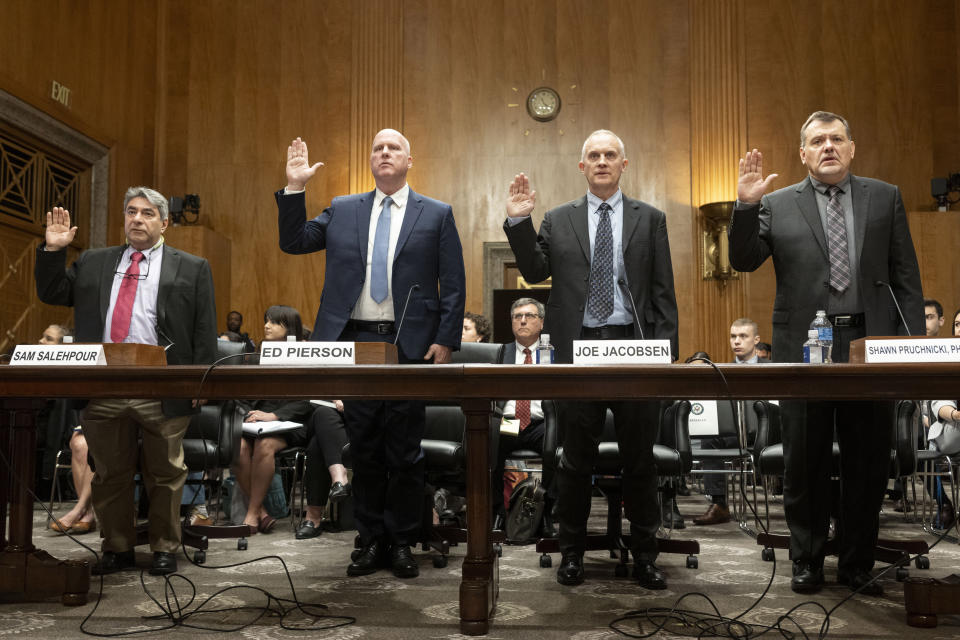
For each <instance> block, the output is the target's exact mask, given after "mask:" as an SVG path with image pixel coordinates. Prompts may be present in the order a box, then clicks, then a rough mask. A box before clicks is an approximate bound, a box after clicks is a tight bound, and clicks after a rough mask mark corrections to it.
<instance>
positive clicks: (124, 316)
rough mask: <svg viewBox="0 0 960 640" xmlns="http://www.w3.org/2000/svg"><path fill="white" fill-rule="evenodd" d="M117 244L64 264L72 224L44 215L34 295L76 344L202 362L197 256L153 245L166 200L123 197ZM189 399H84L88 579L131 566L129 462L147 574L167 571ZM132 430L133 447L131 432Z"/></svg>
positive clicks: (212, 335) (205, 347)
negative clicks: (55, 309)
mask: <svg viewBox="0 0 960 640" xmlns="http://www.w3.org/2000/svg"><path fill="white" fill-rule="evenodd" d="M123 200H124V204H123V218H124V226H123V229H124V233H125V235H126V239H127V241H126V244H124V245H121V246H115V247H107V248H103V249H90V250H87V251H84V252H83V253H82V254H80V257H79V258H77V260H76V262H74V263H73V264H72V265H70V267H69V268H67V267H66V254H67V252H66V251H65V250H64V249H66V248H67V246H68V245H69V244H70V243H71V242H73V238H74V236H75V235H76V233H77V227H71V226H70V212H69V211H67V210H66V209H63V208H61V207H54V208H53V211H50V212H48V213H47V229H46V238H45V242H44V243H43V244H41V245H40V246H39V247H38V248H37V256H36V269H35V272H34V273H35V277H36V281H37V296H38V297H39V298H40V300H41V301H43V302H46V303H47V304H59V305H64V306H68V307H73V316H74V326H75V327H76V330H75V331H76V337H77V341H78V342H130V343H137V344H151V345H157V344H161V341H162V344H163V345H165V346H166V355H167V363H168V364H208V363H210V362H213V360H214V357H215V356H216V353H217V318H216V311H215V309H214V297H213V277H212V276H211V274H210V264H209V263H208V262H207V261H206V260H204V259H203V258H198V257H196V256H192V255H190V254H189V253H185V252H183V251H178V250H177V249H174V248H173V247H170V246H169V245H166V244H164V242H163V233H164V231H166V229H167V224H168V223H169V216H168V213H169V209H168V205H167V199H166V198H165V197H164V196H163V195H162V194H160V193H158V192H157V191H154V190H153V189H148V188H146V187H131V188H130V189H127V192H126V194H125V196H124V199H123ZM198 404H199V403H198V401H196V400H194V401H192V402H191V401H190V400H179V399H176V400H155V399H128V400H92V401H90V403H89V404H87V406H86V408H85V409H84V410H83V414H82V416H81V421H80V422H81V424H82V425H83V433H84V435H85V436H86V438H87V444H88V446H89V448H90V455H91V456H92V457H93V462H94V466H95V468H96V471H95V474H94V477H93V483H92V489H93V493H92V497H93V507H94V510H95V511H96V513H97V518H99V520H100V530H101V533H102V536H103V547H102V548H103V556H102V557H101V558H100V560H99V561H98V562H97V563H96V564H95V565H94V566H93V573H94V574H105V573H113V572H115V571H120V570H122V569H127V568H132V567H133V566H134V565H135V556H134V552H133V547H134V545H135V544H136V541H137V534H136V531H135V529H134V512H133V500H132V499H131V496H133V490H134V474H135V473H136V467H137V459H138V458H139V457H140V456H141V455H142V458H143V465H142V469H141V474H142V475H143V479H144V483H145V485H146V490H147V494H148V496H149V498H150V548H151V550H152V551H153V564H152V566H151V568H150V573H152V574H155V575H162V574H168V573H173V572H174V571H176V570H177V557H176V555H175V553H176V551H177V548H178V547H179V546H180V517H179V516H180V499H181V495H182V494H183V482H184V479H185V478H186V477H187V468H186V466H185V465H184V463H183V435H184V433H185V432H186V430H187V425H188V424H189V423H190V414H191V413H193V412H194V409H195V407H196V406H197V405H198ZM138 430H139V431H140V432H141V433H142V440H143V444H142V447H141V446H140V444H139V443H138V438H137V432H138Z"/></svg>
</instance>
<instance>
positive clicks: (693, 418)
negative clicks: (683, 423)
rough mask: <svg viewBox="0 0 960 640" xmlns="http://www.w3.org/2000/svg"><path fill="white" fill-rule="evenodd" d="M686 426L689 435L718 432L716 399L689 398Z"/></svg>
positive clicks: (705, 434) (713, 434)
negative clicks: (688, 414) (688, 413)
mask: <svg viewBox="0 0 960 640" xmlns="http://www.w3.org/2000/svg"><path fill="white" fill-rule="evenodd" d="M688 426H689V429H690V435H691V436H715V435H717V434H719V433H720V425H719V423H718V421H717V401H716V400H691V401H690V417H689V418H688Z"/></svg>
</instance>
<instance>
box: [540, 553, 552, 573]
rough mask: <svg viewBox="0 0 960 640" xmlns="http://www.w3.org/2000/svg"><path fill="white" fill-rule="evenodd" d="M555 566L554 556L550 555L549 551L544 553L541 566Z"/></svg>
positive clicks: (541, 556) (541, 557) (546, 567)
mask: <svg viewBox="0 0 960 640" xmlns="http://www.w3.org/2000/svg"><path fill="white" fill-rule="evenodd" d="M552 566H553V558H551V557H550V554H549V553H544V554H541V555H540V567H541V568H543V569H549V568H550V567H552Z"/></svg>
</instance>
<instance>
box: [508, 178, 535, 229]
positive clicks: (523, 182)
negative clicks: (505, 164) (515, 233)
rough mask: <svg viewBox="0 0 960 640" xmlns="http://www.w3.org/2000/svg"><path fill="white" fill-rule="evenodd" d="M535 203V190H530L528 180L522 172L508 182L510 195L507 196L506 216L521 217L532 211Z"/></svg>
mask: <svg viewBox="0 0 960 640" xmlns="http://www.w3.org/2000/svg"><path fill="white" fill-rule="evenodd" d="M536 204H537V192H536V191H531V190H530V180H529V179H528V178H527V176H525V175H523V174H522V173H521V174H519V175H516V176H514V177H513V182H511V183H510V197H509V198H507V216H508V217H510V218H523V217H526V216H529V215H530V214H531V213H532V212H533V207H534V205H536Z"/></svg>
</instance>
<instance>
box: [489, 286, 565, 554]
mask: <svg viewBox="0 0 960 640" xmlns="http://www.w3.org/2000/svg"><path fill="white" fill-rule="evenodd" d="M543 315H544V307H543V303H541V302H540V301H539V300H534V299H533V298H519V299H517V300H514V302H513V304H512V305H510V321H511V328H512V329H513V337H514V341H513V342H511V343H509V344H505V345H503V349H501V350H500V358H499V362H500V364H536V362H537V353H536V351H537V345H538V344H539V343H540V332H541V331H542V330H543ZM497 404H498V407H497V408H498V409H499V411H498V413H499V414H500V415H502V416H503V418H504V420H503V422H501V423H500V424H499V429H498V431H499V439H498V443H499V444H498V446H497V458H496V460H495V462H496V466H495V467H494V470H493V475H492V476H491V480H492V486H491V493H490V495H491V496H492V498H493V516H494V522H495V523H496V522H498V521H499V522H503V521H504V520H505V517H506V507H505V504H504V503H505V501H506V500H507V499H508V494H507V493H506V492H505V490H504V476H503V471H504V464H505V462H506V459H507V456H509V455H510V452H511V451H516V450H518V449H530V450H532V451H536V452H537V453H540V454H542V453H543V431H544V423H543V407H542V405H541V404H540V401H539V400H508V401H506V402H504V401H502V400H501V401H498V402H497ZM552 498H553V496H552V492H551V491H550V489H549V488H547V504H546V508H545V510H544V514H545V515H544V522H543V528H544V535H548V536H552V535H554V531H553V524H552V520H551V518H550V515H549V513H550V508H551V507H552V505H553V499H552ZM495 528H496V527H495Z"/></svg>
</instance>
